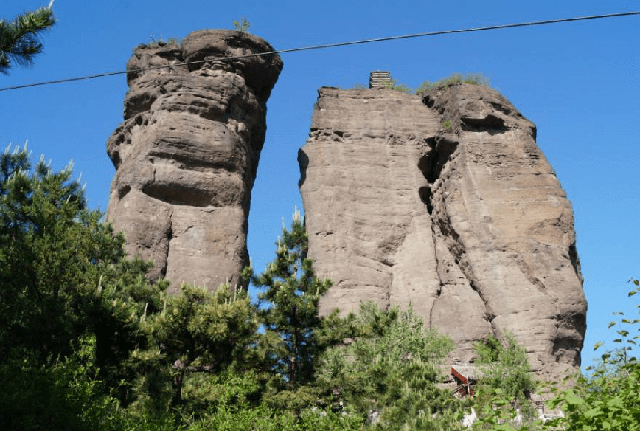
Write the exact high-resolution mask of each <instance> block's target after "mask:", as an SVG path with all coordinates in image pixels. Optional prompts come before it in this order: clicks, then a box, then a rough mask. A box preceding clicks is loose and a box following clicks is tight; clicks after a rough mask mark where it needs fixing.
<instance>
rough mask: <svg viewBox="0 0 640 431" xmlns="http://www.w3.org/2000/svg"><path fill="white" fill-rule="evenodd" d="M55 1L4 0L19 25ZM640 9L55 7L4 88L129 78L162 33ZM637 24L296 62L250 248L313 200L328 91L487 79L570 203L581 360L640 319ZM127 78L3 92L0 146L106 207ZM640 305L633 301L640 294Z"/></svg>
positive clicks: (279, 100)
mask: <svg viewBox="0 0 640 431" xmlns="http://www.w3.org/2000/svg"><path fill="white" fill-rule="evenodd" d="M46 4H48V0H20V1H17V0H3V1H2V3H1V5H0V16H1V17H3V18H7V19H11V18H13V17H14V16H15V15H16V14H18V13H21V12H23V11H24V10H25V9H28V10H33V9H36V8H38V7H40V6H46ZM634 10H640V1H607V2H602V1H593V0H580V1H558V0H555V1H546V0H544V1H536V2H513V1H493V0H486V1H482V2H479V1H464V0H431V1H427V0H422V1H402V0H396V1H393V2H392V1H390V0H388V1H376V0H370V1H359V0H358V1H346V0H341V1H335V0H324V1H321V2H306V1H303V0H298V1H290V0H281V1H278V2H267V1H265V0H261V1H253V0H244V1H227V0H218V1H212V0H182V1H179V2H178V1H171V0H110V1H94V0H57V1H56V3H55V5H54V11H55V14H56V17H57V19H58V22H57V25H56V26H55V27H54V28H53V29H52V30H51V31H50V32H48V33H47V34H46V35H45V37H44V42H45V53H44V54H42V55H40V56H39V57H37V58H36V63H35V66H34V67H33V68H30V69H23V68H17V67H16V68H14V69H13V70H12V72H11V74H10V75H9V76H1V75H0V87H6V86H11V85H19V84H24V83H29V82H35V81H44V80H53V79H63V78H68V77H75V76H82V75H89V74H95V73H100V72H106V71H118V70H122V69H124V67H125V65H126V63H127V61H128V59H129V57H130V55H131V50H132V48H133V47H135V46H136V45H137V44H139V43H143V42H149V41H150V40H152V39H160V38H164V39H168V38H170V37H175V38H182V37H184V36H186V35H187V34H188V33H189V32H191V31H195V30H201V29H206V28H232V23H233V21H234V20H237V19H240V18H242V17H245V18H246V19H248V20H249V22H250V23H251V27H250V28H249V31H250V32H252V33H253V34H256V35H258V36H261V37H263V38H264V39H266V40H267V41H269V42H270V43H271V44H272V45H273V46H274V47H275V48H277V49H286V48H293V47H298V46H304V45H312V44H319V43H330V42H341V41H347V40H357V39H364V38H370V37H381V36H388V35H396V34H407V33H417V32H426V31H437V30H452V29H462V28H469V27H478V26H488V25H496V24H505V23H511V22H524V21H534V20H543V19H557V18H568V17H573V16H585V15H593V14H601V13H612V12H626V11H634ZM638 28H640V17H638V16H635V17H625V18H612V19H603V20H595V21H583V22H575V23H566V24H553V25H548V26H539V27H529V28H522V29H511V30H498V31H488V32H481V33H469V34H459V35H449V36H436V37H428V38H420V39H411V40H401V41H394V42H383V43H375V44H368V45H360V46H352V47H343V48H335V49H330V50H321V51H309V52H300V53H291V54H284V55H283V57H282V58H283V61H284V70H283V72H282V74H281V75H280V80H279V82H278V83H277V84H276V87H275V89H274V90H273V92H272V96H271V99H270V100H269V103H268V110H269V111H268V116H267V127H268V130H267V138H266V142H265V146H264V150H263V152H262V158H261V161H260V167H259V171H258V178H257V180H256V183H255V187H254V189H253V200H252V204H251V215H250V218H249V252H250V255H251V257H252V260H253V263H254V267H255V268H256V269H257V270H262V269H263V267H264V265H265V264H266V263H267V262H268V261H269V260H271V259H272V258H273V256H274V251H275V247H274V242H275V240H276V237H277V236H278V234H279V232H280V230H281V227H282V218H283V217H284V218H285V219H286V220H287V224H288V223H289V221H290V219H291V214H292V212H293V209H294V206H297V207H298V208H301V207H302V203H301V199H300V195H299V191H298V187H297V183H298V178H299V171H298V164H297V161H296V156H297V151H298V149H299V148H300V147H301V146H302V145H304V143H305V141H306V139H307V136H308V132H309V124H310V121H311V113H312V109H313V104H314V102H315V100H316V97H317V89H318V88H319V87H321V86H323V85H332V86H340V87H342V88H350V87H352V86H353V85H355V84H359V83H360V84H365V83H366V82H367V79H368V73H369V72H370V71H371V70H375V69H382V70H388V71H390V72H391V73H392V75H393V77H394V78H395V79H396V80H397V81H398V82H399V83H403V84H406V85H408V86H410V87H413V88H415V87H417V86H418V85H419V84H420V83H421V82H422V81H425V80H429V81H434V80H437V79H439V78H442V77H445V76H448V75H450V74H451V73H454V72H462V73H468V72H469V73H477V72H481V73H483V74H485V75H486V76H488V77H489V78H490V79H491V83H492V86H493V87H494V88H496V89H498V90H499V91H501V92H502V93H503V95H505V96H506V97H507V98H508V99H509V100H510V101H511V102H512V103H513V104H514V105H515V106H516V107H517V108H518V109H520V110H521V112H522V113H523V114H524V115H525V116H526V117H527V118H529V119H530V120H531V121H533V122H534V123H535V124H536V125H537V127H538V145H539V146H540V147H541V149H542V151H543V152H544V153H545V155H546V156H547V158H548V159H549V162H550V163H551V165H552V166H553V167H554V169H555V170H556V172H557V175H558V178H559V179H560V182H561V183H562V185H563V187H564V189H565V190H566V191H567V194H568V196H569V199H570V200H571V202H572V204H573V208H574V211H575V219H576V231H577V237H578V253H579V255H580V259H581V262H582V272H583V275H584V279H585V283H584V288H585V293H586V295H587V299H588V301H589V312H588V318H587V324H588V328H587V338H586V341H585V348H584V350H583V365H586V364H588V363H590V361H591V359H592V358H593V357H594V353H593V348H592V346H593V345H594V343H595V342H596V341H606V340H609V339H611V338H613V332H612V331H613V330H611V331H608V330H607V329H606V326H607V324H608V322H609V321H611V320H613V316H612V315H611V313H612V312H614V311H618V310H624V311H625V312H627V313H628V314H637V309H636V306H635V305H634V303H637V300H636V301H631V300H630V299H628V298H627V291H628V290H630V289H631V285H630V284H628V283H627V280H629V278H631V277H638V278H640V268H639V267H638V256H640V253H639V251H638V247H639V245H640V229H639V228H638V223H637V221H638V213H639V211H640V196H639V195H640V186H639V183H640V182H639V178H638V164H639V161H640V145H639V144H640V142H639V141H640V137H639V135H638V133H637V131H636V128H637V125H638V119H639V118H640V63H639V62H640V44H639V43H638V36H640V32H639V31H638ZM126 91H127V86H126V82H125V78H124V76H116V77H107V78H102V79H97V80H92V81H84V82H77V83H69V84H60V85H52V86H47V87H37V88H30V89H24V90H17V91H7V92H0V111H1V112H2V113H3V115H2V119H1V120H0V126H1V127H0V130H1V131H2V134H1V135H0V143H1V144H2V145H3V146H5V145H7V144H9V143H12V144H17V145H22V144H23V143H24V142H25V141H28V142H29V147H30V149H31V150H32V151H33V153H34V157H38V156H39V155H40V154H45V155H46V157H47V158H48V159H52V160H53V166H54V168H56V169H60V168H62V167H63V166H65V165H66V164H67V162H68V161H69V160H72V159H73V160H74V162H75V172H76V174H80V173H81V174H82V181H83V182H86V184H87V194H88V198H89V203H90V206H91V207H92V208H100V209H101V210H103V211H104V210H106V207H107V203H108V193H109V186H110V182H111V179H112V176H113V174H114V168H113V166H112V164H111V161H110V160H109V158H108V157H107V154H106V150H105V143H106V140H107V138H108V137H109V135H110V134H111V132H112V131H113V130H114V129H115V127H116V126H117V125H118V124H119V123H120V122H121V121H122V102H123V98H124V95H125V93H126ZM634 298H637V296H636V297H634Z"/></svg>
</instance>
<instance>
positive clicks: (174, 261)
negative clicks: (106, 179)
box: [106, 30, 282, 292]
mask: <svg viewBox="0 0 640 431" xmlns="http://www.w3.org/2000/svg"><path fill="white" fill-rule="evenodd" d="M268 51H273V48H272V47H271V45H269V44H268V43H267V42H265V41H264V40H262V39H260V38H258V37H255V36H252V35H249V34H247V33H241V32H237V31H226V30H207V31H198V32H194V33H191V34H190V35H189V36H187V38H186V39H185V40H184V42H183V43H182V45H181V46H178V45H176V44H162V43H161V44H158V45H155V46H140V47H138V48H136V49H135V51H134V54H133V56H132V57H131V60H130V61H129V64H128V65H127V80H128V83H129V92H128V93H127V96H126V98H125V102H124V120H125V121H124V123H122V124H121V125H120V126H118V128H117V129H116V130H115V131H114V133H113V134H112V136H111V137H110V138H109V141H108V143H107V151H108V153H109V157H110V158H111V160H112V161H113V164H114V165H115V167H116V175H115V177H114V179H113V183H112V187H111V195H110V201H109V209H108V211H107V216H106V218H107V220H109V221H112V222H113V224H114V228H115V230H116V231H123V232H124V233H125V235H126V238H127V244H126V248H127V251H128V253H129V254H130V255H136V253H140V255H141V257H142V258H143V259H151V260H153V261H154V264H155V266H154V268H153V269H152V270H151V273H150V274H149V275H150V276H151V277H152V278H158V277H161V276H162V277H166V278H167V279H169V280H171V281H172V285H171V287H170V289H169V290H170V292H176V291H177V289H178V288H179V285H180V283H182V282H188V283H195V284H196V285H200V286H206V287H207V288H208V289H210V290H214V289H216V288H217V287H218V286H219V285H220V284H222V283H225V282H227V281H228V282H230V283H232V285H234V284H236V283H237V282H238V279H239V274H240V272H241V270H242V268H243V267H244V266H245V265H247V264H248V263H249V262H248V255H247V247H246V235H247V215H248V211H249V203H250V196H251V188H252V186H253V181H254V179H255V177H256V170H257V167H258V160H259V159H260V151H261V150H262V146H263V143H264V135H265V130H266V126H265V115H266V102H267V99H268V98H269V95H270V93H271V89H272V88H273V86H274V85H275V83H276V81H277V79H278V76H279V74H280V71H281V70H282V61H281V60H280V58H279V57H278V56H277V55H268V56H256V57H245V58H241V59H229V60H225V58H227V57H238V56H243V55H249V54H255V53H260V52H268ZM184 62H189V64H188V66H187V65H185V64H184ZM159 66H163V67H161V68H159ZM164 66H166V67H164ZM141 69H142V70H141Z"/></svg>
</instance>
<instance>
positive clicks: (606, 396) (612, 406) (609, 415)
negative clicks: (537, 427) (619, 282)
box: [546, 280, 640, 431]
mask: <svg viewBox="0 0 640 431" xmlns="http://www.w3.org/2000/svg"><path fill="white" fill-rule="evenodd" d="M632 282H633V284H634V285H635V287H634V289H633V290H631V291H630V292H629V297H632V296H634V295H636V294H638V293H640V282H639V281H638V280H632ZM638 308H639V309H640V305H639V306H638ZM619 314H620V315H622V316H624V314H623V313H619ZM639 323H640V319H633V320H631V319H628V318H626V317H623V318H621V319H620V321H619V322H611V324H609V328H611V327H613V326H618V327H619V329H617V330H616V332H617V334H618V335H619V337H620V338H617V339H615V340H614V342H615V343H617V344H618V345H620V346H621V347H619V348H617V349H614V350H613V351H607V352H605V353H604V354H602V356H601V359H600V362H599V364H597V365H596V366H595V367H589V368H590V369H591V370H592V374H591V375H590V376H579V377H578V379H577V382H576V385H575V387H573V388H571V389H568V390H565V391H559V392H558V394H557V396H556V397H555V398H554V399H553V400H552V401H551V403H550V404H551V407H552V408H562V409H563V410H564V411H565V417H564V418H557V419H555V420H553V421H550V422H548V423H547V424H546V425H547V426H548V429H553V428H556V427H561V428H564V429H566V430H584V431H596V430H598V431H599V430H612V431H623V430H624V431H638V430H640V397H638V394H640V361H638V358H637V357H635V356H631V355H630V354H629V352H632V351H633V348H634V346H637V342H638V341H637V340H638V339H640V330H639V329H638V326H637V325H638V324H639ZM625 326H626V327H625ZM600 347H602V343H598V344H597V345H596V347H595V348H596V349H598V348H600Z"/></svg>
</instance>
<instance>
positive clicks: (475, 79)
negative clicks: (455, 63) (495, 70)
mask: <svg viewBox="0 0 640 431" xmlns="http://www.w3.org/2000/svg"><path fill="white" fill-rule="evenodd" d="M459 83H466V84H473V85H482V86H484V87H490V85H489V78H488V77H486V76H484V75H483V74H481V73H467V74H461V73H454V74H453V75H451V76H449V77H447V78H443V79H440V80H438V81H435V82H430V81H424V82H423V83H422V84H420V86H419V87H418V88H416V91H415V93H416V94H418V93H425V92H426V93H428V92H430V91H432V90H433V89H435V88H438V87H444V86H447V85H453V84H459Z"/></svg>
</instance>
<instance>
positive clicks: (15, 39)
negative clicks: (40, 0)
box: [0, 0, 56, 75]
mask: <svg viewBox="0 0 640 431" xmlns="http://www.w3.org/2000/svg"><path fill="white" fill-rule="evenodd" d="M53 1H54V0H51V3H49V6H47V7H41V8H39V9H37V10H36V11H34V12H29V11H26V12H25V13H23V14H21V15H18V16H17V17H15V18H14V19H13V20H11V21H9V22H7V21H6V20H4V19H2V20H0V73H3V74H5V75H6V74H8V72H9V69H10V68H11V61H15V62H16V63H17V64H19V65H20V66H30V65H32V64H33V57H35V56H36V55H37V54H40V53H41V52H42V43H41V42H40V34H41V33H42V32H44V31H45V30H47V29H49V28H51V27H52V26H53V24H55V22H56V20H55V17H54V16H53Z"/></svg>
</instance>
